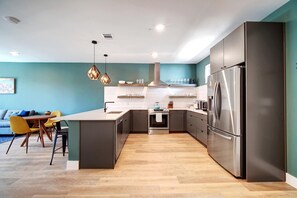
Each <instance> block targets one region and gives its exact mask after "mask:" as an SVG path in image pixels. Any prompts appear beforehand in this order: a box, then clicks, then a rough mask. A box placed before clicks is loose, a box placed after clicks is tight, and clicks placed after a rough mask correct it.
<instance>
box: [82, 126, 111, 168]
mask: <svg viewBox="0 0 297 198" xmlns="http://www.w3.org/2000/svg"><path fill="white" fill-rule="evenodd" d="M115 131H116V125H115V121H80V156H79V168H81V169H84V168H85V169H87V168H113V167H114V165H115V151H116V150H115V148H116V146H115V140H116V133H115Z"/></svg>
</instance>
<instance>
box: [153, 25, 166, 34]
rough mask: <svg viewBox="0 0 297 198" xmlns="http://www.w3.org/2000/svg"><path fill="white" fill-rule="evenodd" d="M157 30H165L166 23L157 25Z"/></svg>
mask: <svg viewBox="0 0 297 198" xmlns="http://www.w3.org/2000/svg"><path fill="white" fill-rule="evenodd" d="M155 30H156V31H157V32H163V31H164V30H165V25H164V24H158V25H156V26H155Z"/></svg>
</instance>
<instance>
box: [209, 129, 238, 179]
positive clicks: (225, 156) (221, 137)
mask: <svg viewBox="0 0 297 198" xmlns="http://www.w3.org/2000/svg"><path fill="white" fill-rule="evenodd" d="M207 132H208V136H207V151H208V154H209V155H210V156H211V157H212V158H213V159H214V160H215V161H216V162H218V163H219V164H220V165H221V166H222V167H224V168H225V169H226V170H227V171H229V172H230V173H232V174H233V175H234V176H235V177H243V168H242V165H243V161H242V157H243V156H242V145H241V144H242V137H240V136H233V135H230V134H227V133H224V132H219V131H214V129H212V128H210V127H208V129H207Z"/></svg>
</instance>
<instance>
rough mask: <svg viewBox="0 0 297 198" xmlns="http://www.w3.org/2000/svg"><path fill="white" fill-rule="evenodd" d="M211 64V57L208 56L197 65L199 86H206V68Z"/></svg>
mask: <svg viewBox="0 0 297 198" xmlns="http://www.w3.org/2000/svg"><path fill="white" fill-rule="evenodd" d="M209 63H210V56H207V57H206V58H204V59H203V60H202V61H200V62H199V63H197V65H196V79H197V84H198V85H199V86H201V85H205V84H206V83H205V66H206V65H208V64H209Z"/></svg>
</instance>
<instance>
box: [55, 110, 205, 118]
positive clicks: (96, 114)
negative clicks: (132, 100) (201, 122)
mask: <svg viewBox="0 0 297 198" xmlns="http://www.w3.org/2000/svg"><path fill="white" fill-rule="evenodd" d="M147 109H148V108H129V109H110V110H107V112H106V113H105V112H104V110H103V109H96V110H92V111H86V112H82V113H76V114H71V115H67V116H62V117H57V118H52V119H53V120H102V121H104V120H117V119H119V118H120V117H121V116H123V115H124V114H125V113H127V112H128V111H129V110H147ZM169 110H187V111H192V112H196V113H201V114H204V115H207V112H206V111H202V110H195V109H189V108H173V109H169ZM114 111H117V112H120V113H109V112H114Z"/></svg>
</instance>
